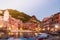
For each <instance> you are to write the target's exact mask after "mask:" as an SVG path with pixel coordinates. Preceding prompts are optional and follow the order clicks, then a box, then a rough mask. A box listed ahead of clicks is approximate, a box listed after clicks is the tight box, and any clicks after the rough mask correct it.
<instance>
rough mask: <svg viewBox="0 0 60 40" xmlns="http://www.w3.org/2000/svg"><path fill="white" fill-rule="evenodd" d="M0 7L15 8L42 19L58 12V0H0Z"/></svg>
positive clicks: (59, 8)
mask: <svg viewBox="0 0 60 40" xmlns="http://www.w3.org/2000/svg"><path fill="white" fill-rule="evenodd" d="M0 9H3V10H4V9H16V10H18V11H22V12H24V13H26V14H28V15H30V16H32V15H35V16H36V17H37V19H38V20H41V21H42V20H43V18H45V17H49V16H51V15H53V14H55V13H58V12H60V0H0Z"/></svg>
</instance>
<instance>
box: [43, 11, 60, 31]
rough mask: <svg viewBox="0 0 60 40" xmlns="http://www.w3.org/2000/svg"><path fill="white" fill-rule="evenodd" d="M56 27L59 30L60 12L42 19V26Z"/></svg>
mask: <svg viewBox="0 0 60 40" xmlns="http://www.w3.org/2000/svg"><path fill="white" fill-rule="evenodd" d="M56 25H57V28H58V29H59V30H60V12H58V13H56V14H54V15H52V16H50V17H46V18H44V19H43V26H44V27H45V28H46V29H48V28H49V27H50V28H56Z"/></svg>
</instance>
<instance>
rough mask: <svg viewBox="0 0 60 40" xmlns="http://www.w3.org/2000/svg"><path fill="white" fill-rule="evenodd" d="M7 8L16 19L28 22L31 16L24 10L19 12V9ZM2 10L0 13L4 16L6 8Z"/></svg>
mask: <svg viewBox="0 0 60 40" xmlns="http://www.w3.org/2000/svg"><path fill="white" fill-rule="evenodd" d="M7 10H8V11H9V13H10V15H11V16H12V17H14V18H16V19H20V20H22V21H23V22H26V21H28V20H29V19H30V18H31V17H30V16H29V15H27V14H25V13H24V12H19V11H17V10H12V9H7ZM1 11H2V14H0V15H2V16H3V13H4V11H5V10H1Z"/></svg>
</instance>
